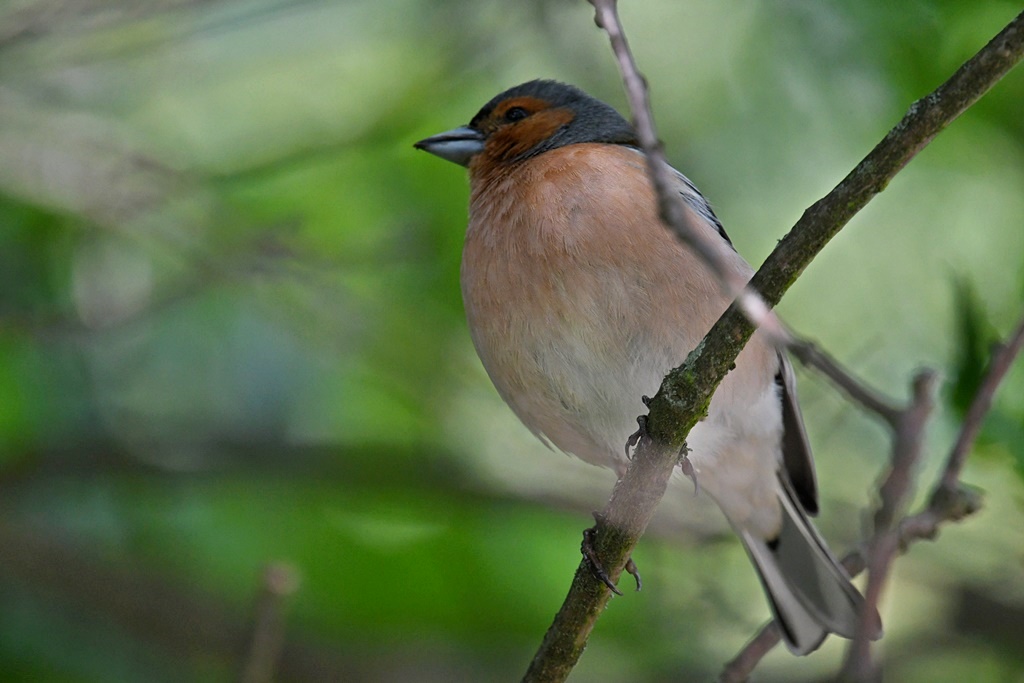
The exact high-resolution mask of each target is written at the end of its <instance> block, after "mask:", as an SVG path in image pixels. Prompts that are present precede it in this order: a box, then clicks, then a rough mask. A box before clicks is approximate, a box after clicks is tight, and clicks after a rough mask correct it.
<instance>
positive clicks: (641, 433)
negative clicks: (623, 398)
mask: <svg viewBox="0 0 1024 683" xmlns="http://www.w3.org/2000/svg"><path fill="white" fill-rule="evenodd" d="M644 398H647V397H646V396H644ZM648 400H649V399H648ZM636 425H637V430H636V431H635V432H633V433H632V434H630V435H629V436H628V437H626V459H627V460H632V459H633V453H632V451H633V449H634V448H636V446H637V444H639V443H640V439H646V438H647V416H646V415H638V416H637V418H636Z"/></svg>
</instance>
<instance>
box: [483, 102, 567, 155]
mask: <svg viewBox="0 0 1024 683" xmlns="http://www.w3.org/2000/svg"><path fill="white" fill-rule="evenodd" d="M515 109H517V110H521V112H522V113H524V114H525V117H524V118H522V119H521V120H515V121H512V120H509V119H508V118H507V116H508V115H509V113H510V112H511V111H512V110H515ZM520 115H522V114H520ZM573 118H575V114H574V113H573V112H572V110H570V109H566V108H561V107H559V108H551V104H550V103H548V102H546V101H544V100H541V99H538V98H536V97H515V98H512V99H510V100H505V101H504V102H501V103H499V104H498V106H496V107H495V108H494V111H493V112H491V115H490V116H488V117H487V118H486V119H485V120H484V121H481V122H480V123H479V124H478V125H479V127H480V130H481V132H482V133H484V134H485V135H486V136H487V142H486V144H485V146H484V156H486V157H488V158H489V161H491V162H492V163H500V162H504V161H509V160H511V159H514V158H516V157H518V156H520V155H522V154H525V153H526V152H528V151H530V150H531V149H533V148H534V147H536V146H537V145H538V144H540V143H541V142H544V141H545V140H547V139H548V138H549V137H551V136H552V135H554V133H555V132H556V131H557V130H558V129H559V128H561V127H562V126H565V125H566V124H568V123H569V122H571V121H572V120H573Z"/></svg>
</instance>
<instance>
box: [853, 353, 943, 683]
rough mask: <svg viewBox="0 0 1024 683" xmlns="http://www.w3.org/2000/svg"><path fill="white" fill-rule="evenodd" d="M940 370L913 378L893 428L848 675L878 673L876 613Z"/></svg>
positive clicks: (867, 677)
mask: <svg viewBox="0 0 1024 683" xmlns="http://www.w3.org/2000/svg"><path fill="white" fill-rule="evenodd" d="M936 381H937V377H936V374H935V373H934V372H932V371H931V370H923V371H921V372H919V373H918V374H917V375H916V376H915V377H914V381H913V398H912V400H911V403H910V405H908V406H907V408H906V409H905V410H904V411H902V413H901V414H900V418H899V420H898V421H897V423H896V425H895V429H894V430H893V446H892V467H891V469H890V470H889V474H888V476H887V477H886V478H885V481H883V482H882V485H881V486H880V487H879V489H878V492H879V496H880V498H881V504H880V505H879V507H878V510H877V511H876V512H875V529H874V533H873V535H872V537H871V539H870V540H869V541H868V547H867V565H868V584H867V587H866V588H865V590H864V604H863V606H862V607H861V614H860V617H861V618H860V621H859V623H858V624H857V631H856V633H855V634H854V638H853V641H852V642H851V643H850V647H849V648H848V649H847V651H846V661H845V663H844V665H843V674H844V676H846V677H847V678H851V679H852V680H857V681H864V680H874V679H875V677H876V675H877V672H876V670H875V665H874V664H873V663H872V659H871V635H872V632H873V631H875V630H876V629H877V624H876V623H875V614H876V613H877V610H878V603H879V600H880V598H881V596H882V590H883V589H884V588H885V584H886V581H887V580H888V577H889V569H890V567H891V566H892V561H893V559H894V558H895V557H896V553H897V551H898V550H899V546H900V538H899V529H898V528H897V526H896V520H897V519H899V518H900V517H901V516H902V514H903V507H904V505H905V502H906V499H907V494H908V493H909V492H910V490H911V485H912V483H913V481H914V467H915V465H916V464H917V462H918V461H919V460H920V458H921V451H922V446H923V445H924V432H925V427H926V426H927V423H928V418H929V417H930V415H931V412H932V407H933V404H934V394H935V384H936Z"/></svg>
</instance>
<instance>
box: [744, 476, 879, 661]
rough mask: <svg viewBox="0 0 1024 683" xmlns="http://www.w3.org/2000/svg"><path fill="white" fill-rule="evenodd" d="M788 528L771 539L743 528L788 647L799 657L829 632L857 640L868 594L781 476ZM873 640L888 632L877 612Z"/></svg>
mask: <svg viewBox="0 0 1024 683" xmlns="http://www.w3.org/2000/svg"><path fill="white" fill-rule="evenodd" d="M779 483H780V485H779V500H780V502H781V504H782V530H781V531H780V532H779V536H778V538H776V539H774V540H772V541H765V540H763V539H760V538H757V537H755V536H753V535H752V534H750V533H749V532H746V531H743V530H740V532H739V535H740V538H741V539H742V540H743V545H744V546H745V547H746V550H747V553H748V554H749V555H750V558H751V560H753V562H754V566H755V567H756V568H757V573H758V575H759V576H760V578H761V583H762V585H763V586H764V589H765V592H766V593H767V595H768V602H769V603H770V604H771V608H772V612H773V613H774V615H775V620H776V621H777V622H778V624H779V630H780V631H781V633H782V637H783V640H785V642H786V645H787V646H788V647H789V649H790V650H791V651H792V652H793V654H797V655H805V654H808V653H809V652H813V651H814V650H816V649H817V648H818V646H819V645H821V643H822V641H823V640H825V636H827V635H828V634H829V633H835V634H836V635H840V636H843V637H844V638H853V637H854V633H855V632H856V630H857V625H858V623H859V622H860V619H861V610H862V607H863V605H864V598H863V597H861V594H860V593H859V592H858V591H857V589H856V588H855V587H854V586H853V584H852V583H850V577H849V575H848V574H847V573H846V571H845V570H844V569H843V568H842V567H841V566H840V565H839V562H838V561H837V560H836V558H835V557H834V556H833V555H832V553H831V552H830V551H829V549H828V548H827V547H826V546H825V542H824V541H823V540H822V538H821V536H820V535H819V534H818V531H817V530H816V529H815V528H814V526H813V525H812V524H811V521H810V520H809V519H808V518H807V515H806V513H805V512H804V511H803V509H802V508H801V507H800V504H799V503H798V502H797V501H796V499H795V496H794V495H793V491H792V490H791V489H790V487H789V485H788V483H787V482H785V481H784V480H783V479H781V478H780V482H779ZM869 618H870V619H871V620H872V621H873V622H874V623H873V624H872V625H871V638H872V640H875V639H877V638H879V637H881V635H882V623H881V619H880V618H879V616H878V614H877V613H874V614H872V615H871V616H870V617H869Z"/></svg>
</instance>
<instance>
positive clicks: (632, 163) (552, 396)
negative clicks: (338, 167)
mask: <svg viewBox="0 0 1024 683" xmlns="http://www.w3.org/2000/svg"><path fill="white" fill-rule="evenodd" d="M414 147H415V148H417V149H420V150H424V151H426V152H429V153H431V154H433V155H436V156H437V157H440V158H442V159H444V160H447V161H450V162H453V163H455V164H458V165H460V166H464V167H466V168H467V169H468V171H469V186H470V192H469V221H468V226H467V228H466V236H465V242H464V246H463V254H462V265H461V273H460V280H461V289H462V297H463V302H464V308H465V313H466V317H467V321H468V326H469V331H470V336H471V337H472V340H473V344H474V346H475V348H476V351H477V354H478V355H479V357H480V360H481V362H482V364H483V367H484V369H485V370H486V372H487V374H488V376H489V377H490V379H491V381H492V382H493V384H494V387H495V388H496V389H497V392H498V394H499V395H500V396H501V398H502V399H503V400H504V401H505V403H506V404H508V406H509V407H510V408H511V409H512V411H513V412H514V413H515V414H516V416H518V418H519V419H520V420H521V421H522V422H523V424H524V425H526V427H527V428H529V430H530V431H531V432H533V434H534V435H536V436H537V437H539V438H540V439H541V440H542V441H543V442H545V443H546V444H547V445H549V446H553V447H555V448H556V449H559V450H561V451H564V452H566V453H569V454H572V455H575V456H577V457H579V458H581V459H582V460H584V461H586V462H588V463H591V464H594V465H598V466H603V467H609V468H612V469H613V470H615V471H616V472H617V473H618V474H620V475H621V474H622V473H623V472H624V471H625V468H626V466H627V465H628V457H629V456H628V448H624V447H623V444H624V443H625V442H626V440H627V439H628V438H630V436H631V434H632V433H633V432H634V430H635V426H636V419H637V416H638V414H639V413H641V412H642V411H643V410H644V409H645V403H644V399H646V396H647V395H653V394H654V393H655V392H656V391H657V389H658V387H659V385H660V383H661V381H662V379H663V377H664V376H665V375H666V374H667V373H668V372H669V371H670V370H671V369H672V368H673V367H675V366H676V365H678V364H680V363H681V362H682V361H683V360H684V359H685V358H686V356H687V354H688V353H689V352H690V351H691V350H692V349H694V348H695V347H696V346H697V345H698V343H700V341H701V340H702V338H703V337H704V335H705V334H706V333H707V331H708V330H709V329H710V328H711V326H712V325H713V323H714V322H715V321H716V320H717V319H718V318H719V316H721V314H722V313H724V312H725V310H726V309H727V308H728V307H729V305H730V303H731V300H730V297H729V296H728V295H727V293H726V292H724V291H723V289H722V288H721V286H720V285H719V280H718V279H717V278H716V276H715V274H714V272H713V271H712V270H711V269H710V268H709V266H708V265H707V264H706V263H705V262H704V261H703V260H702V259H701V258H700V257H699V256H698V255H697V254H696V253H694V252H693V251H692V250H690V249H689V248H687V247H685V246H683V245H682V243H681V242H680V241H679V240H678V239H677V238H676V237H675V236H674V235H673V234H672V233H671V232H670V231H669V230H668V229H667V228H666V227H665V226H664V224H663V223H662V222H661V221H660V219H659V216H658V211H657V203H656V196H655V194H654V190H653V188H652V185H651V183H650V181H649V179H648V175H647V170H646V169H647V159H646V156H645V154H644V152H643V151H642V149H641V148H640V144H639V142H638V139H637V134H636V131H635V129H634V127H633V126H632V125H631V124H630V123H629V122H628V121H627V120H626V119H625V118H624V117H623V116H622V115H621V114H619V113H618V111H616V110H615V109H614V108H613V107H612V106H610V105H608V104H606V103H604V102H602V101H601V100H598V99H596V98H594V97H591V96H590V95H588V94H586V93H585V92H584V91H582V90H580V89H579V88H577V87H575V86H572V85H569V84H566V83H562V82H559V81H554V80H544V79H538V80H532V81H529V82H526V83H522V84H520V85H517V86H515V87H512V88H509V89H507V90H505V91H504V92H502V93H500V94H498V95H496V96H495V97H494V98H492V99H491V100H490V101H489V102H487V103H486V104H485V105H484V106H483V107H482V108H481V109H480V110H479V112H477V113H476V115H475V116H473V118H472V119H471V120H470V122H469V124H467V125H465V126H461V127H457V128H454V129H452V130H449V131H447V132H444V133H440V134H438V135H434V136H431V137H428V138H426V139H423V140H420V141H419V142H416V143H415V144H414ZM672 171H673V178H674V180H675V187H674V190H675V191H676V192H678V193H679V195H680V196H681V197H682V200H683V202H684V204H685V206H686V220H687V222H688V223H689V228H690V229H691V230H693V231H695V232H696V233H700V234H702V235H703V236H704V238H705V239H707V240H710V241H711V243H712V244H713V245H714V248H715V250H716V251H717V252H719V255H720V256H721V261H722V263H724V264H725V267H726V268H727V269H729V270H731V271H732V274H734V275H735V274H738V275H740V276H742V277H743V278H744V279H745V280H749V279H750V277H751V276H752V275H753V269H752V268H751V267H750V265H749V264H748V263H747V262H746V261H745V260H744V259H743V257H742V256H740V254H739V253H738V252H737V251H736V249H735V248H734V247H733V244H732V241H731V240H730V239H729V237H728V235H727V234H726V232H725V230H724V229H723V227H722V224H721V222H720V221H719V220H718V218H717V216H716V215H715V213H714V211H713V210H712V208H711V205H710V204H709V203H708V201H707V200H706V199H705V198H704V196H703V195H702V194H701V193H700V192H699V191H698V190H697V188H696V186H695V185H694V184H693V183H692V182H690V180H688V179H687V178H686V176H684V175H683V174H682V173H680V172H678V171H676V170H675V169H672ZM686 448H687V449H688V450H687V455H686V458H685V465H686V474H687V475H689V476H691V477H692V478H693V479H694V482H695V484H696V485H697V486H698V487H699V490H700V491H702V492H704V493H706V494H707V495H708V496H709V497H710V498H711V499H712V500H713V501H714V502H715V503H717V505H718V507H719V508H720V509H721V511H722V513H724V515H725V517H726V519H727V520H728V522H729V524H730V525H731V526H732V528H733V529H734V530H735V532H736V534H737V535H738V536H739V538H740V540H741V542H742V545H743V547H744V548H745V549H746V552H747V555H748V556H749V558H750V560H751V561H752V563H753V565H754V567H755V569H756V571H757V575H758V577H759V579H760V582H761V584H762V586H763V588H764V590H765V593H766V595H767V599H768V604H769V607H770V609H771V611H772V613H773V615H774V617H775V619H776V622H777V623H778V625H779V630H780V632H781V635H782V637H783V640H784V641H785V643H786V645H787V646H788V648H789V649H790V650H791V651H792V652H793V653H794V654H797V655H804V654H808V653H810V652H812V651H814V650H816V649H817V648H818V647H819V646H820V645H821V643H822V642H823V641H824V639H825V638H826V636H827V635H828V634H829V633H835V634H837V635H839V636H841V637H845V638H853V637H855V633H856V632H857V629H858V626H859V623H860V621H861V619H862V618H863V617H862V612H863V611H864V610H863V604H864V599H863V597H862V596H861V594H860V593H859V592H858V590H857V588H856V587H854V586H853V584H852V583H851V581H850V577H849V576H848V574H847V572H846V571H845V570H844V569H843V568H842V566H841V565H840V563H839V562H838V561H837V560H836V558H835V556H834V555H833V554H832V552H831V551H830V550H829V549H828V546H827V545H826V544H825V541H824V540H823V538H822V536H821V535H820V533H819V532H818V531H817V530H816V529H815V527H814V526H813V524H812V523H811V521H810V519H809V516H810V515H815V514H816V513H817V512H818V485H817V480H816V475H815V471H814V464H813V460H812V456H811V450H810V446H809V445H808V439H807V435H806V432H805V429H804V425H803V419H802V417H801V412H800V408H799V405H798V403H797V399H796V386H795V379H794V373H793V369H792V367H791V365H790V363H789V361H788V359H787V357H786V355H785V353H784V352H783V351H780V350H779V349H778V348H776V346H775V345H774V344H773V343H772V341H771V340H770V339H769V338H768V337H767V336H766V334H764V333H763V332H760V331H755V332H754V334H753V336H752V337H751V338H750V340H749V342H748V343H747V345H746V346H745V348H744V349H743V351H742V352H741V353H740V354H739V356H738V357H737V359H736V362H735V366H734V368H733V369H732V370H731V371H730V372H729V373H728V374H727V375H726V377H725V378H724V379H723V381H722V382H721V384H720V385H719V387H718V388H717V390H716V391H715V393H714V395H713V397H712V399H711V402H710V404H709V406H708V410H707V415H706V417H704V419H703V420H701V421H700V422H698V423H697V424H696V426H694V427H693V429H692V430H691V432H690V434H689V436H688V438H687V440H686ZM871 611H872V612H873V611H874V610H871ZM866 618H867V619H870V620H871V623H870V624H869V626H868V632H869V636H870V637H872V638H878V637H880V636H881V621H880V619H879V618H878V616H877V613H874V614H871V615H868V616H867V617H866Z"/></svg>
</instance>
